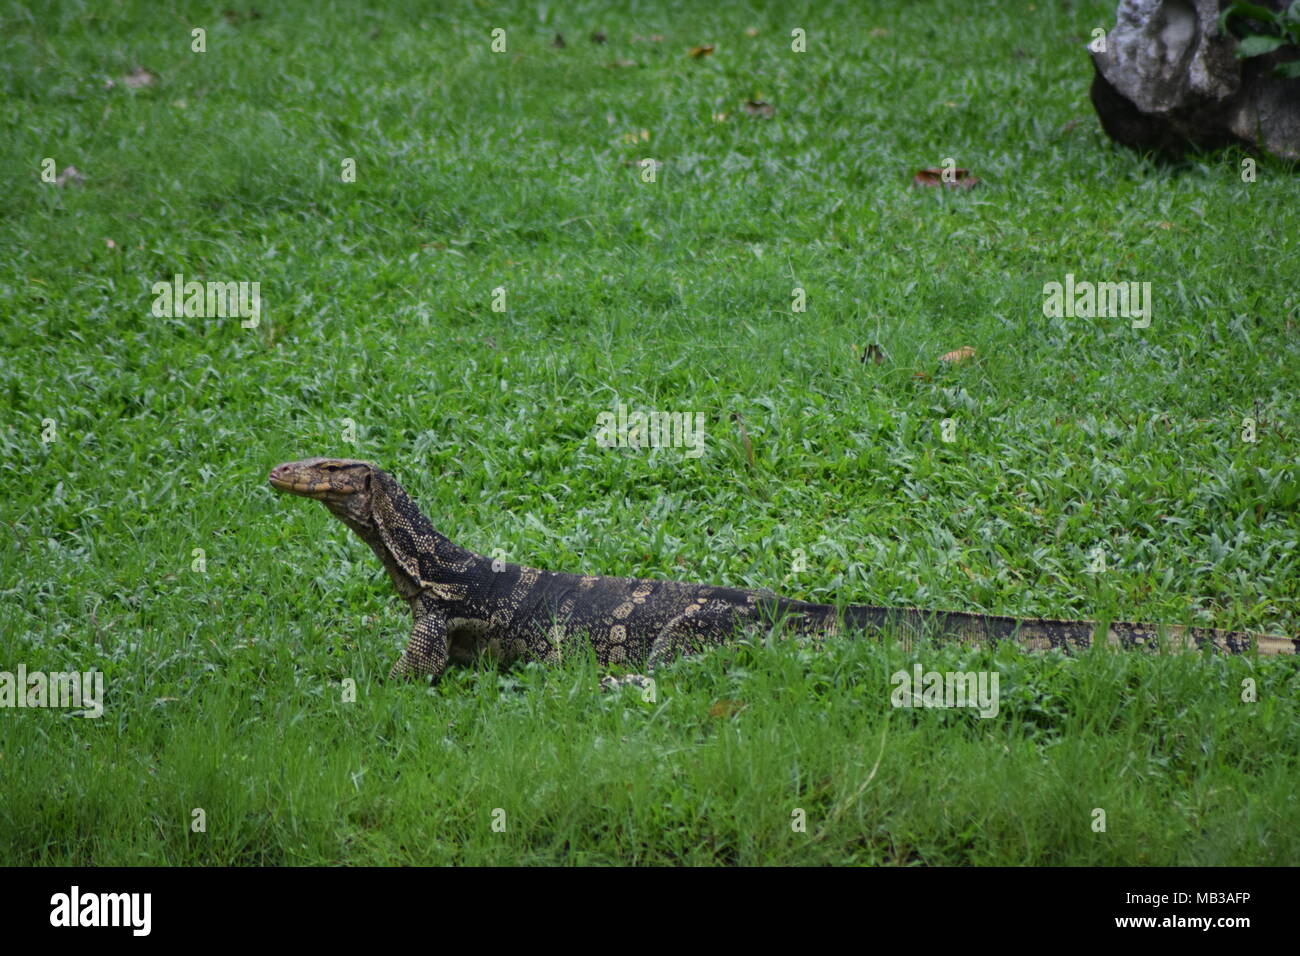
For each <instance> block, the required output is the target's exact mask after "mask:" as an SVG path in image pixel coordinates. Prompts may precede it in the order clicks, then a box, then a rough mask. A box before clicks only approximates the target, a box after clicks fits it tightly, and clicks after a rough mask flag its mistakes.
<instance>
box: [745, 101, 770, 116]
mask: <svg viewBox="0 0 1300 956" xmlns="http://www.w3.org/2000/svg"><path fill="white" fill-rule="evenodd" d="M745 112H746V113H748V114H749V115H750V116H761V117H763V118H764V119H771V118H772V117H773V116H775V115H776V107H775V106H773V105H772V104H771V103H764V102H762V101H760V100H746V101H745Z"/></svg>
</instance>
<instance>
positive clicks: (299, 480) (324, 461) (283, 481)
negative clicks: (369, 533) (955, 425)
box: [267, 458, 377, 525]
mask: <svg viewBox="0 0 1300 956" xmlns="http://www.w3.org/2000/svg"><path fill="white" fill-rule="evenodd" d="M376 471H377V469H376V468H375V466H374V465H372V464H370V462H368V461H357V460H355V459H353V458H308V459H306V460H304V461H288V462H285V463H284V464H283V465H276V466H275V467H274V468H272V469H271V474H270V475H269V476H268V478H267V481H268V482H269V483H270V485H271V487H272V488H274V489H275V490H276V491H287V492H289V494H292V495H302V497H304V498H315V499H316V500H317V501H319V502H321V503H323V504H324V505H325V507H326V508H328V509H329V510H330V511H332V512H334V513H335V514H336V515H339V516H340V517H348V518H351V519H353V520H354V521H356V522H357V523H359V524H362V525H370V524H372V523H373V522H372V517H371V501H372V492H371V480H372V478H373V477H374V475H375V472H376Z"/></svg>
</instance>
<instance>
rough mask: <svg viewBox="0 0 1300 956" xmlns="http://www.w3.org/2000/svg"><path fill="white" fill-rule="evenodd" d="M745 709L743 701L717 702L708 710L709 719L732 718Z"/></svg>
mask: <svg viewBox="0 0 1300 956" xmlns="http://www.w3.org/2000/svg"><path fill="white" fill-rule="evenodd" d="M744 709H745V702H744V701H743V700H718V701H714V703H713V706H712V707H710V708H709V716H710V717H719V718H722V717H732V716H734V715H736V714H738V713H740V712H741V711H742V710H744Z"/></svg>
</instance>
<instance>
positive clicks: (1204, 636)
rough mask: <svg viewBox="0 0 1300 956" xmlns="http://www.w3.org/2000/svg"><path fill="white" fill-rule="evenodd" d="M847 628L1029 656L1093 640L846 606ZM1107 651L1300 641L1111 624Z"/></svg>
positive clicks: (1018, 623)
mask: <svg viewBox="0 0 1300 956" xmlns="http://www.w3.org/2000/svg"><path fill="white" fill-rule="evenodd" d="M843 621H844V624H845V626H846V627H848V628H852V629H858V630H876V631H878V630H881V629H886V628H887V629H891V630H895V631H897V632H899V633H900V634H901V635H902V636H903V637H904V638H905V639H907V640H911V639H913V638H915V637H918V636H920V635H922V634H930V635H933V636H936V637H940V638H946V639H949V640H959V641H964V642H967V643H972V644H983V643H993V642H996V641H1015V642H1016V643H1017V644H1019V645H1020V646H1022V647H1024V648H1026V649H1028V650H1049V649H1051V648H1056V649H1058V650H1063V651H1066V652H1069V651H1073V650H1086V649H1087V648H1090V647H1092V645H1093V643H1094V641H1095V640H1096V639H1097V638H1098V626H1097V625H1096V624H1095V623H1093V622H1092V621H1052V620H1045V619H1042V618H1026V619H1021V618H1014V617H999V616H997V615H992V614H965V613H962V612H959V611H924V610H919V609H916V608H888V607H872V606H869V605H865V604H850V605H848V606H847V607H845V608H844V611H843ZM1101 639H1102V640H1104V641H1105V642H1106V643H1108V644H1110V645H1111V646H1112V647H1121V648H1124V649H1126V650H1159V649H1160V648H1161V647H1168V648H1169V649H1170V650H1180V651H1181V650H1193V649H1197V648H1204V647H1212V648H1214V649H1215V650H1218V651H1221V652H1223V653H1225V654H1245V653H1249V652H1250V650H1251V649H1252V648H1253V649H1256V650H1257V651H1258V652H1259V653H1260V654H1265V655H1275V654H1300V638H1291V637H1275V636H1273V635H1268V634H1250V633H1246V632H1244V631H1222V630H1219V629H1217V628H1212V627H1184V626H1180V625H1175V626H1169V627H1158V626H1156V625H1153V624H1131V623H1128V622H1124V621H1116V622H1113V623H1111V624H1110V625H1109V627H1108V628H1107V631H1106V634H1105V635H1104V637H1102V638H1101Z"/></svg>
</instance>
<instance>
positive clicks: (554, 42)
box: [551, 33, 569, 50]
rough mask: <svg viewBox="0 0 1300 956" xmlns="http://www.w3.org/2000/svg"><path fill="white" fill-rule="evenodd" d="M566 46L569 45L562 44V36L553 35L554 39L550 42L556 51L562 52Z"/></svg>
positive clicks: (558, 34)
mask: <svg viewBox="0 0 1300 956" xmlns="http://www.w3.org/2000/svg"><path fill="white" fill-rule="evenodd" d="M568 45H569V44H567V43H565V42H564V35H563V34H560V33H557V34H555V39H554V40H552V41H551V46H553V47H555V48H556V49H557V50H563V49H564V48H565V47H566V46H568Z"/></svg>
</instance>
